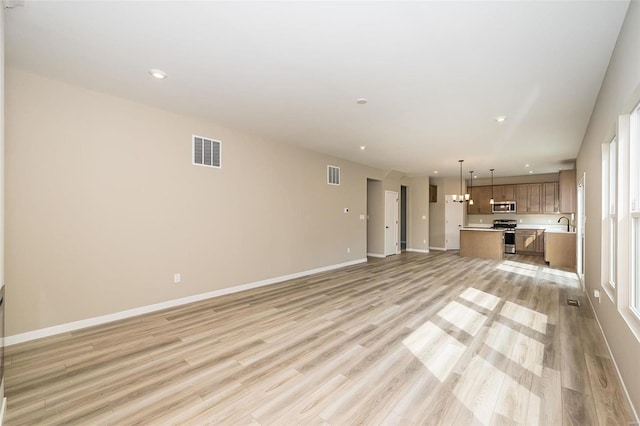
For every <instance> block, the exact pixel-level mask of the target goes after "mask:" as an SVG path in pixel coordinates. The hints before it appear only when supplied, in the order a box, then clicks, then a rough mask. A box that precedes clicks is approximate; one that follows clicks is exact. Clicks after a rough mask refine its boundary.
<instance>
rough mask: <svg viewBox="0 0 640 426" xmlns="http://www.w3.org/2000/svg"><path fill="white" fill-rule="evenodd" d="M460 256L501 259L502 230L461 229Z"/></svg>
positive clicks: (502, 249)
mask: <svg viewBox="0 0 640 426" xmlns="http://www.w3.org/2000/svg"><path fill="white" fill-rule="evenodd" d="M474 203H475V201H474ZM460 256H462V257H478V258H481V259H498V260H499V259H503V258H504V232H502V231H499V230H497V229H461V230H460Z"/></svg>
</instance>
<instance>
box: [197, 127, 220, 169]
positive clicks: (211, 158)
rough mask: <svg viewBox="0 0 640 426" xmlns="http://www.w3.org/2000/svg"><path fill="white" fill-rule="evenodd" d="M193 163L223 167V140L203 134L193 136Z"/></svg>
mask: <svg viewBox="0 0 640 426" xmlns="http://www.w3.org/2000/svg"><path fill="white" fill-rule="evenodd" d="M191 139H192V155H193V163H192V164H194V165H196V166H206V167H215V168H218V169H219V168H220V167H222V164H221V158H220V157H221V155H222V142H220V141H216V140H213V139H207V138H203V137H202V136H195V135H193V136H192V138H191Z"/></svg>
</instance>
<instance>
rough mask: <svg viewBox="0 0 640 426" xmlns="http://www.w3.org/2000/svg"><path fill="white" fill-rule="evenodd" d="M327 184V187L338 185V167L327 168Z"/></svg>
mask: <svg viewBox="0 0 640 426" xmlns="http://www.w3.org/2000/svg"><path fill="white" fill-rule="evenodd" d="M327 183H328V184H329V185H340V167H336V166H327Z"/></svg>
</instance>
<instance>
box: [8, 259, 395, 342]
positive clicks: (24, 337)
mask: <svg viewBox="0 0 640 426" xmlns="http://www.w3.org/2000/svg"><path fill="white" fill-rule="evenodd" d="M383 257H384V256H383ZM366 262H367V258H363V259H356V260H351V261H349V262H344V263H338V264H335V265H329V266H323V267H321V268H315V269H310V270H308V271H302V272H297V273H295V274H289V275H283V276H281V277H276V278H269V279H266V280H262V281H256V282H253V283H249V284H242V285H239V286H235V287H229V288H223V289H220V290H214V291H210V292H207V293H201V294H195V295H193V296H187V297H182V298H180V299H174V300H168V301H166V302H161V303H156V304H153V305H147V306H141V307H139V308H133V309H127V310H126V311H121V312H115V313H113V314H108V315H102V316H99V317H94V318H88V319H84V320H80V321H74V322H70V323H67V324H60V325H56V326H53V327H47V328H42V329H39V330H34V331H29V332H26V333H20V334H15V335H13V336H7V337H5V338H4V345H5V346H11V345H15V344H18V343H23V342H28V341H30V340H35V339H40V338H43V337H49V336H54V335H56V334H62V333H67V332H69V331H74V330H79V329H81V328H87V327H93V326H94V325H100V324H105V323H108V322H113V321H118V320H121V319H125V318H130V317H135V316H137V315H142V314H147V313H150V312H155V311H160V310H162V309H167V308H172V307H175V306H180V305H185V304H187V303H192V302H199V301H201V300H205V299H211V298H214V297H220V296H224V295H226V294H232V293H238V292H240V291H244V290H250V289H252V288H257V287H264V286H267V285H271V284H276V283H280V282H283V281H288V280H292V279H295V278H300V277H304V276H307V275H311V274H317V273H319V272H326V271H331V270H333V269H339V268H344V267H345V266H352V265H357V264H359V263H366Z"/></svg>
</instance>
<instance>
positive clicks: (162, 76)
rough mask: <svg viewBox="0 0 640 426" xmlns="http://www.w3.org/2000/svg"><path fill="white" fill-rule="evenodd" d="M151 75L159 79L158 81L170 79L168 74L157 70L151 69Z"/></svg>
mask: <svg viewBox="0 0 640 426" xmlns="http://www.w3.org/2000/svg"><path fill="white" fill-rule="evenodd" d="M149 74H151V76H152V77H154V78H157V79H158V80H164V79H165V78H167V77H168V76H167V73H166V72H164V71H162V70H158V69H155V68H151V69H150V70H149Z"/></svg>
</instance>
